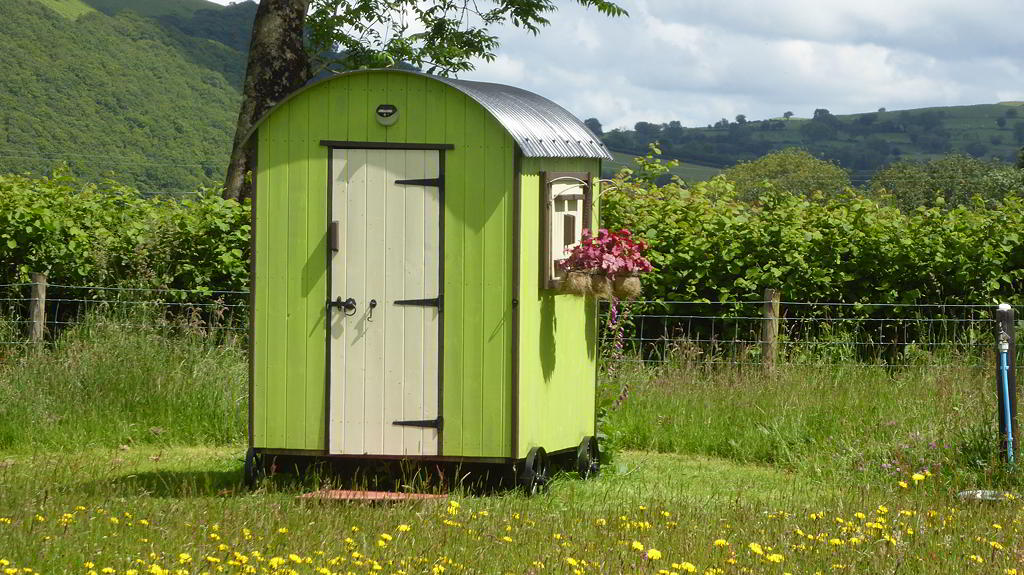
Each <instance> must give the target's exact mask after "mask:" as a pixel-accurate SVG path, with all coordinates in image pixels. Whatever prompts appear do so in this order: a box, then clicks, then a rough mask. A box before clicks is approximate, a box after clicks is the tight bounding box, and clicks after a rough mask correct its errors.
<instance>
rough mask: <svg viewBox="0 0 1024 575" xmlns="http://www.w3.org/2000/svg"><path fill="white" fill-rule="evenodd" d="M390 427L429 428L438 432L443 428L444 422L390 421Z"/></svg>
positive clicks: (436, 420)
mask: <svg viewBox="0 0 1024 575" xmlns="http://www.w3.org/2000/svg"><path fill="white" fill-rule="evenodd" d="M391 425H403V426H405V427H431V428H434V429H436V430H438V431H441V429H442V428H443V427H444V420H443V419H441V418H440V417H438V418H436V419H410V420H407V421H392V422H391Z"/></svg>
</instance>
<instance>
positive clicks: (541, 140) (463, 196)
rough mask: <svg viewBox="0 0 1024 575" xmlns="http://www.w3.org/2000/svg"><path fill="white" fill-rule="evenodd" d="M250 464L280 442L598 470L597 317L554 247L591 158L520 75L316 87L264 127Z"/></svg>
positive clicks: (579, 224) (599, 151) (389, 77)
mask: <svg viewBox="0 0 1024 575" xmlns="http://www.w3.org/2000/svg"><path fill="white" fill-rule="evenodd" d="M252 137H253V138H255V143H256V145H257V147H258V166H257V168H256V170H255V172H254V174H255V176H254V177H255V183H254V190H255V191H254V198H253V226H252V230H253V250H252V251H253V256H252V268H253V269H252V272H253V273H252V308H251V309H252V311H251V313H252V318H251V319H252V336H251V338H250V340H251V346H252V349H251V350H250V351H251V354H250V358H251V359H250V362H251V376H250V409H249V411H250V425H249V446H250V449H249V454H248V457H247V470H248V471H247V473H248V474H250V475H253V474H255V473H258V472H259V471H260V470H263V469H265V468H266V467H267V466H268V465H269V464H270V462H271V460H273V459H275V458H278V457H281V458H284V457H295V456H298V457H307V456H308V457H310V458H320V459H322V458H343V459H344V458H355V459H360V458H362V459H377V458H385V459H410V460H428V461H432V462H433V461H437V462H457V463H462V462H466V463H491V464H502V465H505V466H506V469H510V468H514V469H515V470H516V474H517V475H516V476H517V478H518V480H519V481H520V482H521V483H523V484H524V485H526V486H528V487H536V486H537V484H540V483H543V481H544V480H545V479H546V475H547V466H548V461H549V458H553V456H555V455H559V454H561V455H565V456H566V458H567V459H570V460H571V461H575V462H576V463H577V465H579V468H580V470H581V471H584V472H588V473H589V472H590V471H592V470H595V469H596V459H597V443H596V441H595V440H594V426H595V405H594V396H595V379H596V362H597V349H596V348H597V314H596V310H595V306H596V303H595V301H594V299H593V298H592V297H587V298H583V297H579V296H574V295H564V294H561V293H559V283H560V279H561V275H562V271H561V270H560V269H559V267H558V265H557V261H558V260H560V259H562V258H564V257H565V249H566V247H567V246H572V245H574V244H576V243H577V242H579V240H580V237H581V234H582V231H583V229H584V228H589V227H591V226H594V225H595V224H596V222H597V214H598V202H597V197H598V194H597V186H598V180H597V178H598V177H599V175H600V173H601V160H602V159H609V158H610V156H609V154H608V151H607V150H606V149H605V147H604V146H603V145H602V144H601V143H600V141H599V140H598V139H597V138H596V137H595V136H594V135H593V134H592V133H591V132H590V131H589V130H588V129H587V128H586V127H585V126H584V125H583V123H581V122H580V121H579V120H578V119H577V118H575V117H573V116H572V114H570V113H569V112H567V111H566V110H565V109H563V108H562V107H560V106H558V105H557V104H555V103H553V102H551V101H550V100H548V99H546V98H543V97H541V96H538V95H537V94H533V93H530V92H528V91H525V90H521V89H518V88H514V87H511V86H504V85H500V84H490V83H481V82H469V81H463V80H454V79H450V78H441V77H436V76H431V75H426V74H421V73H415V72H407V71H399V70H362V71H355V72H350V73H345V74H341V75H337V76H334V77H331V78H329V79H326V80H323V81H320V82H317V83H314V84H312V85H310V86H307V87H306V88H304V89H302V90H300V91H298V92H296V93H295V94H293V95H292V96H290V97H289V98H288V99H287V100H285V101H283V102H281V103H280V104H278V105H277V106H276V107H275V108H274V109H273V110H271V111H270V112H269V113H268V114H267V115H266V116H265V117H264V118H263V119H262V120H261V121H260V122H259V124H258V126H257V128H256V132H255V133H254V135H253V136H252Z"/></svg>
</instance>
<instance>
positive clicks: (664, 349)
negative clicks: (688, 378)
mask: <svg viewBox="0 0 1024 575" xmlns="http://www.w3.org/2000/svg"><path fill="white" fill-rule="evenodd" d="M995 310H996V306H995V305H947V304H862V303H844V302H793V301H780V300H775V301H772V300H768V299H766V300H761V301H722V302H682V301H670V302H665V301H638V302H629V303H624V302H619V303H616V304H603V305H602V306H601V308H600V311H599V326H600V335H599V347H600V351H601V358H602V362H603V367H604V369H605V371H606V372H614V371H616V370H617V369H619V368H621V367H623V366H626V365H630V364H635V365H639V366H658V365H664V364H668V363H676V364H681V365H686V366H689V367H713V366H718V367H725V366H733V367H747V366H749V367H762V368H772V367H775V366H779V365H789V366H821V365H838V366H845V367H857V368H878V367H884V368H888V369H893V368H907V367H925V366H937V365H943V366H949V365H957V366H977V367H986V368H990V367H991V366H992V365H993V362H994V361H995V360H994V357H995V353H996V346H997V323H996V321H995ZM1018 317H1019V316H1018ZM1017 329H1018V330H1024V325H1021V322H1019V321H1018V328H1017ZM1020 348H1021V346H1019V345H1018V346H1017V349H1018V350H1019V349H1020ZM1018 354H1019V351H1018ZM1017 369H1018V370H1020V369H1021V362H1020V361H1018V362H1017Z"/></svg>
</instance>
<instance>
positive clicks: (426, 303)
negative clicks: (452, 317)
mask: <svg viewBox="0 0 1024 575" xmlns="http://www.w3.org/2000/svg"><path fill="white" fill-rule="evenodd" d="M394 304H395V305H414V306H420V307H436V308H437V309H439V310H440V309H441V308H442V304H441V296H437V297H428V298H424V299H400V300H395V301H394Z"/></svg>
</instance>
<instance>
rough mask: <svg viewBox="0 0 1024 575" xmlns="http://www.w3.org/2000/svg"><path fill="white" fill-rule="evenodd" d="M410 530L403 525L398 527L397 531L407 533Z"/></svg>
mask: <svg viewBox="0 0 1024 575" xmlns="http://www.w3.org/2000/svg"><path fill="white" fill-rule="evenodd" d="M410 529H412V527H409V526H408V525H406V524H404V523H403V524H401V525H399V526H398V530H399V531H409V530H410Z"/></svg>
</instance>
